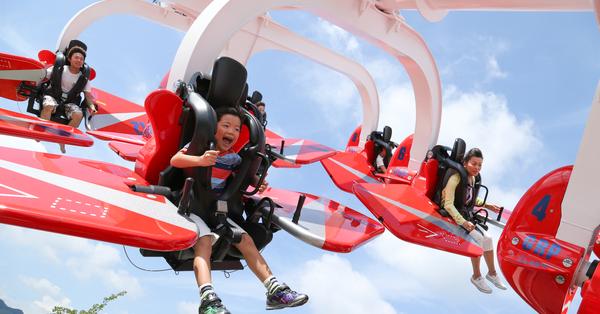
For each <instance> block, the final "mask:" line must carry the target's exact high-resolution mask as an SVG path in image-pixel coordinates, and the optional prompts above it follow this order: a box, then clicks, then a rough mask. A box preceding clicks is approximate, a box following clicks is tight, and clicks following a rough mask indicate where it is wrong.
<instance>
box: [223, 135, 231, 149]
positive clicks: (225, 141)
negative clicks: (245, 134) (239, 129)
mask: <svg viewBox="0 0 600 314" xmlns="http://www.w3.org/2000/svg"><path fill="white" fill-rule="evenodd" d="M223 144H225V145H227V146H231V145H233V137H232V136H228V135H223Z"/></svg>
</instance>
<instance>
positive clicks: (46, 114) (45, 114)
mask: <svg viewBox="0 0 600 314" xmlns="http://www.w3.org/2000/svg"><path fill="white" fill-rule="evenodd" d="M53 110H54V107H52V106H45V107H44V108H42V112H40V118H42V119H44V120H50V116H52V111H53Z"/></svg>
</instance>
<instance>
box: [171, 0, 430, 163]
mask: <svg viewBox="0 0 600 314" xmlns="http://www.w3.org/2000/svg"><path fill="white" fill-rule="evenodd" d="M366 3H367V5H366V6H365V5H364V4H365V2H364V1H362V0H354V1H349V0H327V1H326V0H304V1H300V0H296V1H292V0H287V1H286V0H262V1H246V0H214V1H212V2H211V3H210V4H209V5H208V6H207V7H206V9H205V10H203V11H202V12H201V13H200V15H199V16H198V18H197V19H196V20H195V21H194V23H193V24H192V27H191V28H190V30H189V31H188V33H187V34H186V36H185V37H184V39H183V40H182V43H181V45H180V47H179V49H178V50H177V54H176V57H175V60H174V62H173V66H172V67H171V75H170V77H169V83H168V85H167V86H171V87H172V86H174V83H175V82H176V81H177V80H184V81H187V80H189V79H190V78H191V76H192V75H193V74H194V73H195V72H198V71H200V72H204V73H208V72H210V70H211V67H212V63H213V61H214V60H215V59H216V58H217V57H218V55H219V53H220V51H221V50H222V48H223V47H225V45H226V44H227V42H228V41H229V39H231V38H232V37H233V35H234V34H235V33H236V32H237V31H238V30H240V29H241V28H242V27H243V26H244V25H246V24H247V23H249V22H250V21H251V20H252V19H253V18H256V17H257V16H261V15H263V14H265V12H267V11H268V10H272V9H277V8H280V7H294V8H299V9H305V10H308V11H311V12H313V13H315V14H317V15H319V16H322V17H324V18H325V19H327V20H329V21H330V22H332V23H334V24H336V25H338V26H340V27H342V28H345V29H347V30H348V31H350V32H351V33H354V34H357V35H358V36H361V37H363V38H365V39H366V40H368V41H370V42H371V43H373V44H374V45H376V46H378V47H380V48H382V49H384V50H385V51H387V52H388V53H390V54H391V55H393V56H394V57H395V58H396V59H397V60H398V61H400V62H401V63H402V64H403V65H404V67H405V68H406V70H407V72H408V74H409V76H410V78H411V81H412V84H413V89H414V91H415V100H416V104H417V110H416V113H417V116H416V125H415V135H414V142H413V147H412V150H411V160H410V163H409V168H410V169H411V170H415V171H416V170H418V169H419V167H420V164H421V162H422V161H423V159H424V157H425V154H426V152H427V149H428V148H429V147H431V146H433V145H434V144H435V143H436V141H437V136H438V133H439V126H440V119H441V86H440V81H439V75H438V71H437V68H436V66H435V62H434V60H433V57H432V55H431V53H430V51H429V49H428V48H427V46H426V45H425V42H424V41H423V40H422V38H421V37H420V36H419V35H418V34H417V33H416V32H415V31H414V30H413V29H412V28H410V27H409V26H408V25H406V24H405V23H403V22H402V21H399V20H397V19H395V17H394V16H393V15H390V14H384V13H382V12H381V11H380V10H379V9H377V8H375V7H374V6H373V5H372V3H370V2H366ZM376 126H377V118H376V117H375V116H374V113H373V112H364V117H363V133H362V134H361V137H363V136H366V134H368V133H369V132H370V131H372V130H375V128H376Z"/></svg>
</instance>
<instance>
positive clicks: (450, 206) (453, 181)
mask: <svg viewBox="0 0 600 314" xmlns="http://www.w3.org/2000/svg"><path fill="white" fill-rule="evenodd" d="M459 183H460V176H459V175H458V173H455V174H453V175H452V176H451V177H450V179H449V180H448V182H447V183H446V186H445V187H444V189H443V190H442V205H443V207H444V209H445V210H446V211H447V212H448V214H450V216H451V217H452V219H454V221H455V222H456V224H457V225H459V226H461V225H463V224H464V223H465V221H466V220H465V218H464V217H463V216H462V215H461V214H460V213H459V212H458V210H457V209H456V207H455V206H454V197H455V195H454V192H455V191H456V186H458V184H459Z"/></svg>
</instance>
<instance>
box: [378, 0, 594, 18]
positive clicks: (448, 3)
mask: <svg viewBox="0 0 600 314" xmlns="http://www.w3.org/2000/svg"><path fill="white" fill-rule="evenodd" d="M594 1H596V0H594ZM596 2H597V1H596ZM377 7H379V8H380V9H382V10H385V11H388V12H392V11H395V10H406V9H416V10H418V11H419V13H421V15H422V16H423V17H424V18H426V19H427V20H428V21H430V22H437V21H439V20H441V19H442V18H444V17H445V16H446V14H448V11H451V10H482V11H483V10H486V11H591V10H593V5H592V0H478V1H472V0H377ZM598 21H599V22H600V19H599V20H598Z"/></svg>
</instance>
